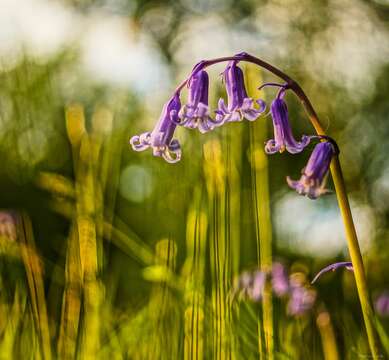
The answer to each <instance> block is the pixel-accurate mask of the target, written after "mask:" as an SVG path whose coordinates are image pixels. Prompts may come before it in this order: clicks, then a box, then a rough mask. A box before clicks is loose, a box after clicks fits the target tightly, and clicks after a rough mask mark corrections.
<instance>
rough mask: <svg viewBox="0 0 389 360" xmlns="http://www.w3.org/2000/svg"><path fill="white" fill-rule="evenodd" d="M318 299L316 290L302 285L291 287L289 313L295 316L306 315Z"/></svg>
mask: <svg viewBox="0 0 389 360" xmlns="http://www.w3.org/2000/svg"><path fill="white" fill-rule="evenodd" d="M315 300H316V291H315V290H313V289H307V288H306V287H303V286H301V285H299V286H295V287H293V288H292V289H291V296H290V299H289V302H288V308H287V309H288V314H289V315H293V316H299V315H304V314H305V313H306V312H308V311H309V310H311V309H312V307H313V305H314V304H315Z"/></svg>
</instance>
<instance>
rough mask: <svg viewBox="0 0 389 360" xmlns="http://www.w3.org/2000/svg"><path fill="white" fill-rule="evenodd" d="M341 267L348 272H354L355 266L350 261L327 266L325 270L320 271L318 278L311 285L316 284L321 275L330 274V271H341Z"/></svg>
mask: <svg viewBox="0 0 389 360" xmlns="http://www.w3.org/2000/svg"><path fill="white" fill-rule="evenodd" d="M341 267H345V268H346V269H347V270H350V271H354V268H353V264H352V263H351V262H350V261H341V262H337V263H334V264H331V265H328V266H326V267H325V268H324V269H322V270H320V271H319V272H318V273H317V274H316V276H315V277H314V278H313V280H312V282H311V284H313V283H314V282H316V280H317V279H318V278H319V277H320V276H321V275H323V274H324V273H326V272H328V271H335V270H336V269H339V268H341Z"/></svg>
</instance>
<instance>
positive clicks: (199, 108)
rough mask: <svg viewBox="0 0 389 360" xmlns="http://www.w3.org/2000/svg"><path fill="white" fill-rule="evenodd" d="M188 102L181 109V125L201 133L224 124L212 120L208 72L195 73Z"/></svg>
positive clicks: (191, 79)
mask: <svg viewBox="0 0 389 360" xmlns="http://www.w3.org/2000/svg"><path fill="white" fill-rule="evenodd" d="M188 87H189V90H188V102H187V103H186V104H185V105H184V106H183V107H182V108H181V110H180V112H179V114H178V116H179V125H183V126H185V127H187V128H190V129H195V128H198V129H199V131H200V132H201V133H206V132H207V131H210V130H213V129H214V128H215V126H219V125H222V124H223V121H217V120H214V119H212V118H211V116H210V111H209V106H208V88H209V77H208V74H207V72H206V71H204V70H200V71H197V72H195V73H194V74H193V75H192V76H191V77H190V79H189V82H188Z"/></svg>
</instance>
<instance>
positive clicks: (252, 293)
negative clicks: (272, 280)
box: [248, 270, 266, 301]
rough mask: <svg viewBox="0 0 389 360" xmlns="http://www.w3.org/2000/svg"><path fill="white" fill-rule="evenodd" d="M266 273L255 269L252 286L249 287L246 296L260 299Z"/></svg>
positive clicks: (255, 299)
mask: <svg viewBox="0 0 389 360" xmlns="http://www.w3.org/2000/svg"><path fill="white" fill-rule="evenodd" d="M265 282H266V274H265V273H264V272H263V271H260V270H257V271H255V272H254V274H253V282H252V286H251V288H250V289H249V293H248V296H249V298H250V299H251V300H253V301H259V300H261V298H262V296H263V291H264V289H265Z"/></svg>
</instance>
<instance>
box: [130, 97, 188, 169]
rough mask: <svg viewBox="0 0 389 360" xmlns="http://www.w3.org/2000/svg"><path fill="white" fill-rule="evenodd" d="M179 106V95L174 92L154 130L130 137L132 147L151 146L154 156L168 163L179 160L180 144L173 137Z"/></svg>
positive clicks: (141, 149)
mask: <svg viewBox="0 0 389 360" xmlns="http://www.w3.org/2000/svg"><path fill="white" fill-rule="evenodd" d="M180 107H181V102H180V97H179V95H178V94H175V95H174V96H173V97H172V98H171V99H170V100H169V101H168V102H167V103H166V104H165V105H164V107H163V110H162V113H161V116H160V118H159V120H158V122H157V124H156V126H155V127H154V130H153V131H151V132H145V133H142V134H140V135H135V136H133V137H132V138H131V139H130V144H131V146H132V148H133V149H134V150H135V151H144V150H146V149H148V148H150V147H151V148H152V150H153V155H154V156H160V157H162V158H164V159H165V160H166V161H167V162H169V163H176V162H178V161H180V159H181V146H180V143H179V142H178V140H176V139H173V135H174V131H175V129H176V126H177V122H178V112H179V110H180Z"/></svg>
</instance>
